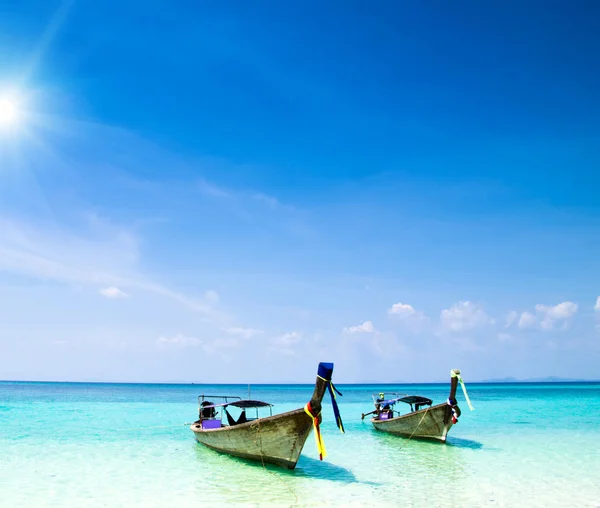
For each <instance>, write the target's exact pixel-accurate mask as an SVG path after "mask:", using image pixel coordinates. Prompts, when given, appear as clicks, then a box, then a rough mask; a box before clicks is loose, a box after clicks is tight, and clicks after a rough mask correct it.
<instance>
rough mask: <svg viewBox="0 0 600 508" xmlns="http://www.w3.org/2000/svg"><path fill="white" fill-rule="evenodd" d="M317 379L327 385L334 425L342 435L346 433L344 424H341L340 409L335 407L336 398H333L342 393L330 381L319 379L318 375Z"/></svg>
mask: <svg viewBox="0 0 600 508" xmlns="http://www.w3.org/2000/svg"><path fill="white" fill-rule="evenodd" d="M317 377H318V378H319V379H322V380H323V381H325V383H327V389H328V390H329V393H330V394H331V405H332V406H333V414H334V415H335V424H336V425H337V426H338V429H340V431H341V432H342V434H345V433H346V431H345V430H344V423H343V422H342V416H341V415H340V409H339V408H338V405H337V400H336V399H337V397H336V396H335V394H336V392H337V393H339V394H340V395H342V392H340V391H339V390H338V389H337V388H336V387H335V385H334V384H333V381H331V379H325V378H324V377H321V376H319V375H317Z"/></svg>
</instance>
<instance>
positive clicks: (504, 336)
mask: <svg viewBox="0 0 600 508" xmlns="http://www.w3.org/2000/svg"><path fill="white" fill-rule="evenodd" d="M512 338H513V337H512V335H511V334H510V333H502V332H501V333H499V334H498V340H499V341H500V342H507V341H509V340H512Z"/></svg>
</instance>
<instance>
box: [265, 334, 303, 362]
mask: <svg viewBox="0 0 600 508" xmlns="http://www.w3.org/2000/svg"><path fill="white" fill-rule="evenodd" d="M301 341H302V334H301V333H300V332H296V331H293V332H286V333H284V334H281V335H277V336H276V337H273V338H272V339H271V341H270V342H271V346H270V347H269V348H268V351H272V352H275V353H278V354H281V355H285V356H295V355H296V354H297V351H296V349H295V346H297V345H298V344H299V343H300V342H301Z"/></svg>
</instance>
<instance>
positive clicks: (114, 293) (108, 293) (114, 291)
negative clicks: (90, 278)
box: [99, 286, 129, 299]
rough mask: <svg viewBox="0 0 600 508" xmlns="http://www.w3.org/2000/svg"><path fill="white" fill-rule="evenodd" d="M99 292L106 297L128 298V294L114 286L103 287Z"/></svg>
mask: <svg viewBox="0 0 600 508" xmlns="http://www.w3.org/2000/svg"><path fill="white" fill-rule="evenodd" d="M99 293H100V294H101V295H102V296H104V297H106V298H113V299H120V298H129V295H128V294H127V293H125V292H124V291H121V290H120V289H119V288H118V287H116V286H110V287H107V288H103V289H101V290H100V291H99Z"/></svg>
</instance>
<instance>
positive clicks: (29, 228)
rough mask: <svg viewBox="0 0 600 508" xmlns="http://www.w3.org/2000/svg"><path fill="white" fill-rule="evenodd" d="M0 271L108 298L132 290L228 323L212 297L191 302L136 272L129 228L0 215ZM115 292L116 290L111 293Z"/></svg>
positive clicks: (87, 221) (90, 219) (95, 218)
mask: <svg viewBox="0 0 600 508" xmlns="http://www.w3.org/2000/svg"><path fill="white" fill-rule="evenodd" d="M0 231H2V235H0V271H5V272H9V273H17V274H20V275H25V276H28V277H32V278H37V279H42V280H52V281H56V282H61V283H64V284H83V285H89V286H96V287H97V286H99V285H100V286H102V285H105V286H108V287H107V288H105V290H103V292H101V294H103V296H106V297H108V298H111V297H112V298H116V297H119V296H122V295H121V293H122V294H123V295H125V294H126V293H125V291H124V290H123V289H122V288H133V289H138V290H142V291H146V292H150V293H154V294H158V295H161V296H164V297H166V298H170V299H173V300H175V301H177V302H179V303H180V304H182V305H184V306H186V307H187V308H189V309H191V310H193V311H195V312H198V313H201V314H204V315H205V316H206V317H207V318H210V319H214V320H221V321H227V320H228V317H227V316H226V315H225V314H224V313H222V312H221V311H219V310H218V309H217V308H215V306H214V304H215V302H216V299H215V297H216V293H214V292H210V291H209V292H207V293H206V294H205V295H204V297H203V298H193V297H190V296H187V295H184V294H182V293H180V292H178V291H175V290H172V289H170V288H167V287H165V286H163V285H161V284H159V283H157V282H154V281H153V280H151V279H149V278H148V277H146V276H144V275H143V274H142V273H140V271H139V269H138V266H137V260H138V258H139V251H138V242H137V239H136V238H135V236H134V235H133V234H132V233H131V232H130V231H128V230H126V229H124V228H122V227H118V226H115V225H113V224H112V223H110V222H108V221H103V220H102V219H101V218H99V217H98V216H89V217H87V218H86V219H85V220H84V222H83V224H81V225H80V227H79V229H78V230H73V229H72V228H67V227H60V226H57V225H56V224H32V223H29V222H24V221H18V220H14V219H8V218H6V217H4V218H3V217H0ZM115 289H117V291H115Z"/></svg>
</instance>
